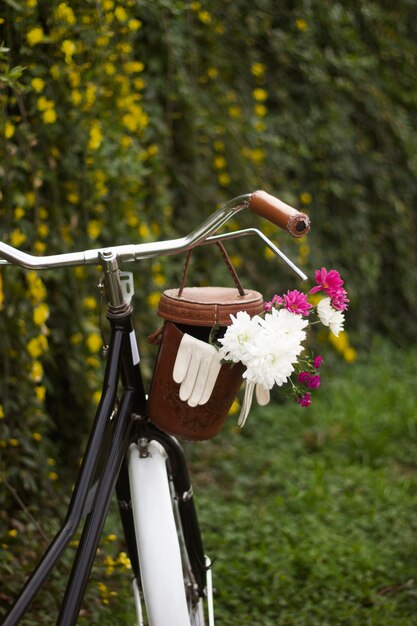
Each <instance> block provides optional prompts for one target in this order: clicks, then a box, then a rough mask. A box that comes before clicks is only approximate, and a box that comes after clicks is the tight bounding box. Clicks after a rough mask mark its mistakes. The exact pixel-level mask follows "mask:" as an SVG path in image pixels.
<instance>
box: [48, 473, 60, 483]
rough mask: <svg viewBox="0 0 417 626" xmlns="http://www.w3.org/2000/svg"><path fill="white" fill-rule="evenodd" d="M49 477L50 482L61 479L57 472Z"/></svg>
mask: <svg viewBox="0 0 417 626" xmlns="http://www.w3.org/2000/svg"><path fill="white" fill-rule="evenodd" d="M48 477H49V479H50V480H53V481H55V480H58V478H59V476H58V474H57V473H56V472H49V474H48Z"/></svg>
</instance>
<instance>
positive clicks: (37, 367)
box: [29, 361, 43, 383]
mask: <svg viewBox="0 0 417 626" xmlns="http://www.w3.org/2000/svg"><path fill="white" fill-rule="evenodd" d="M29 376H30V378H31V379H32V380H33V381H34V382H35V383H38V382H39V381H40V380H42V377H43V367H42V363H41V362H40V361H33V363H32V365H31V368H30V374H29Z"/></svg>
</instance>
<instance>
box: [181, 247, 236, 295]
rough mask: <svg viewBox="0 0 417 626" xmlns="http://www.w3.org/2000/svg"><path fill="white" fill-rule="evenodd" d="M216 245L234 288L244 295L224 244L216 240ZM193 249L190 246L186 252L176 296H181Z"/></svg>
mask: <svg viewBox="0 0 417 626" xmlns="http://www.w3.org/2000/svg"><path fill="white" fill-rule="evenodd" d="M216 246H217V247H218V248H219V250H220V252H221V255H222V257H223V260H224V262H225V264H226V267H227V269H228V270H229V273H230V275H231V277H232V278H233V282H234V283H235V285H236V289H237V290H238V292H239V295H240V296H244V295H245V290H244V289H243V286H242V283H241V282H240V280H239V277H238V275H237V274H236V270H235V268H234V267H233V265H232V262H231V260H230V258H229V255H228V254H227V252H226V248H225V247H224V245H223V244H222V243H221V242H220V241H216ZM192 251H193V248H191V249H190V250H188V252H187V257H186V259H185V265H184V271H183V274H182V278H181V284H180V288H179V289H178V296H179V297H181V296H182V292H183V291H184V287H185V282H186V280H187V275H188V268H189V265H190V259H191V253H192Z"/></svg>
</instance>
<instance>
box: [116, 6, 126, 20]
mask: <svg viewBox="0 0 417 626" xmlns="http://www.w3.org/2000/svg"><path fill="white" fill-rule="evenodd" d="M114 16H115V18H116V20H117V21H118V22H126V20H127V18H128V15H127V13H126V10H125V9H124V8H123V7H121V6H118V7H116V8H115V10H114Z"/></svg>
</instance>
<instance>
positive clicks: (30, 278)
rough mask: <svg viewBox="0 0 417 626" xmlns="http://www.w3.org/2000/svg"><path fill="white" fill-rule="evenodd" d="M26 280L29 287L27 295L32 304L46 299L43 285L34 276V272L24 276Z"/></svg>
mask: <svg viewBox="0 0 417 626" xmlns="http://www.w3.org/2000/svg"><path fill="white" fill-rule="evenodd" d="M26 280H27V283H28V285H29V293H30V297H31V299H32V301H33V302H41V301H42V300H45V298H46V289H45V285H44V284H43V282H42V279H41V278H39V276H38V275H37V274H36V272H28V273H27V274H26Z"/></svg>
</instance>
